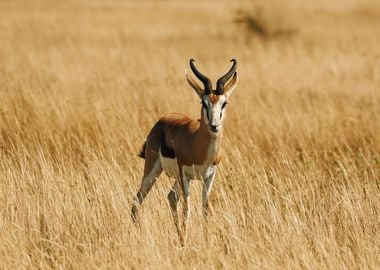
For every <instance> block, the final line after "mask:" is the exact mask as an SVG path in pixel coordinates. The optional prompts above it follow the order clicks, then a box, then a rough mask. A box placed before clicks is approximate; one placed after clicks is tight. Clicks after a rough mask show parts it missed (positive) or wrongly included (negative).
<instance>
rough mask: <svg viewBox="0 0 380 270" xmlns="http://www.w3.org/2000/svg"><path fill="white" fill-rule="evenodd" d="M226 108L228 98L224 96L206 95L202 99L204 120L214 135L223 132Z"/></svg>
mask: <svg viewBox="0 0 380 270" xmlns="http://www.w3.org/2000/svg"><path fill="white" fill-rule="evenodd" d="M226 106H227V98H226V96H224V95H209V96H206V95H204V96H203V98H202V114H203V117H202V119H203V121H204V122H205V124H206V125H207V127H208V128H209V130H210V132H211V134H212V135H216V134H217V133H218V132H219V131H220V130H221V127H222V123H223V119H224V115H225V113H224V109H225V108H226Z"/></svg>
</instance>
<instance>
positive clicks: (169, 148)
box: [131, 59, 238, 245]
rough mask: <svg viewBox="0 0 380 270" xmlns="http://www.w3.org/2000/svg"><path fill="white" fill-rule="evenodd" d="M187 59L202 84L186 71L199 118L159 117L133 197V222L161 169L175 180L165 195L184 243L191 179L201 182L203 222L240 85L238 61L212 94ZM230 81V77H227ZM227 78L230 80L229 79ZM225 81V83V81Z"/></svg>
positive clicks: (145, 148)
mask: <svg viewBox="0 0 380 270" xmlns="http://www.w3.org/2000/svg"><path fill="white" fill-rule="evenodd" d="M194 62H195V61H194V59H190V67H191V70H192V71H193V72H194V74H195V75H196V77H197V78H198V79H199V80H200V81H201V82H202V83H203V85H204V88H202V87H201V86H200V85H199V84H198V83H197V82H196V81H195V80H194V79H193V78H192V77H191V76H190V75H189V74H188V73H187V71H186V79H187V81H188V83H189V84H190V86H191V87H192V88H193V89H194V90H195V92H196V93H197V94H198V96H199V98H200V99H201V101H202V102H201V104H202V109H201V119H198V120H195V119H191V118H189V117H187V116H186V115H183V114H179V113H172V114H169V115H167V116H164V117H161V118H160V119H159V120H158V121H157V122H156V124H155V125H154V126H153V128H152V129H151V131H150V133H149V135H148V137H147V139H146V141H145V143H144V145H143V147H142V150H141V152H140V154H139V156H140V157H142V158H145V166H144V177H143V179H142V182H141V187H140V189H139V191H138V192H137V194H136V196H135V198H134V204H133V207H132V213H131V216H132V219H133V221H136V220H137V216H138V210H139V207H140V206H141V204H142V202H143V201H144V199H145V198H146V196H147V195H148V193H149V191H150V190H151V188H152V186H153V184H154V183H155V182H156V180H157V177H158V176H159V175H160V174H161V172H162V171H163V170H164V171H165V173H166V174H167V175H168V176H169V177H172V178H175V179H176V181H175V183H174V185H173V187H172V189H171V191H170V192H169V194H168V196H167V197H168V200H169V204H170V207H171V210H172V215H173V219H174V223H175V226H176V229H177V232H178V235H179V238H180V242H181V244H182V245H184V244H185V240H186V227H187V221H188V217H189V214H190V189H189V187H190V180H195V179H198V180H202V181H203V191H202V209H203V216H204V217H205V218H207V214H208V209H209V202H208V196H209V194H210V190H211V187H212V183H213V181H214V178H215V173H216V166H217V165H218V163H219V161H220V158H221V154H220V143H221V138H222V135H221V133H222V123H223V119H224V116H225V107H226V105H227V100H228V98H229V97H230V95H231V93H232V92H233V90H234V89H235V87H236V85H237V82H238V75H237V72H236V66H237V62H236V60H235V59H232V60H231V62H232V63H233V64H232V67H231V68H230V70H229V71H228V72H227V73H226V74H225V75H223V76H222V77H220V78H219V79H218V81H217V83H216V90H212V83H211V80H210V79H209V78H207V77H206V76H205V75H203V74H202V73H200V72H199V71H198V69H197V68H196V67H195V65H194ZM231 78H232V79H231ZM230 79H231V80H230ZM227 81H229V82H228V83H227V84H226V82H227ZM181 193H182V195H183V197H184V205H183V233H181V229H180V226H179V223H178V209H177V205H178V201H179V195H180V194H181Z"/></svg>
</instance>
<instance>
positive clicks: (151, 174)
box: [131, 158, 162, 222]
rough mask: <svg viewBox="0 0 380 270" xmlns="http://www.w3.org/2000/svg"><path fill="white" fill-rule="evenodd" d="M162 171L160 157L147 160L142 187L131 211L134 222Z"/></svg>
mask: <svg viewBox="0 0 380 270" xmlns="http://www.w3.org/2000/svg"><path fill="white" fill-rule="evenodd" d="M161 172H162V165H161V162H160V159H159V158H157V159H156V160H154V161H153V162H150V160H146V161H145V167H144V177H143V180H142V181H141V186H140V189H139V191H138V192H137V194H136V196H135V198H134V203H133V206H132V211H131V217H132V220H133V221H134V222H135V221H136V220H137V216H138V210H139V208H140V206H141V204H142V203H143V201H144V199H145V198H146V196H147V195H148V193H149V191H150V190H151V188H152V186H153V185H154V183H155V182H156V180H157V177H158V176H160V174H161Z"/></svg>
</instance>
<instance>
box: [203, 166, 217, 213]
mask: <svg viewBox="0 0 380 270" xmlns="http://www.w3.org/2000/svg"><path fill="white" fill-rule="evenodd" d="M215 174H216V167H214V169H213V171H212V173H211V174H210V175H209V176H208V177H207V178H206V179H205V180H204V181H203V190H202V209H203V211H202V213H203V217H204V219H205V220H207V216H208V212H209V207H210V206H209V202H208V197H209V195H210V191H211V188H212V183H213V182H214V178H215Z"/></svg>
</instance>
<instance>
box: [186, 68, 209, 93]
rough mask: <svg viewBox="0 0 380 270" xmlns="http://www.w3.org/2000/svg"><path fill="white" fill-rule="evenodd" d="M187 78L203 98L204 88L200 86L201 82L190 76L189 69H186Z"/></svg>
mask: <svg viewBox="0 0 380 270" xmlns="http://www.w3.org/2000/svg"><path fill="white" fill-rule="evenodd" d="M185 75H186V80H187V82H188V83H189V84H190V86H191V87H192V88H193V89H194V91H195V93H197V95H198V96H199V97H200V98H202V97H203V95H204V90H203V88H202V87H200V86H199V84H198V83H197V82H196V81H195V80H194V79H193V78H192V77H191V76H190V74H189V73H187V70H186V71H185Z"/></svg>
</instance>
